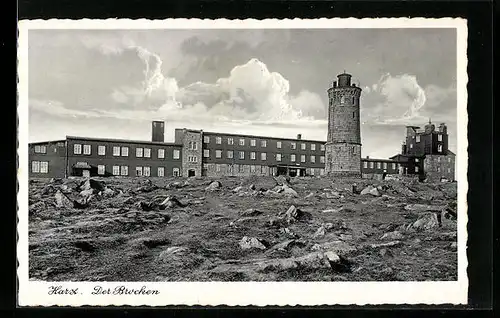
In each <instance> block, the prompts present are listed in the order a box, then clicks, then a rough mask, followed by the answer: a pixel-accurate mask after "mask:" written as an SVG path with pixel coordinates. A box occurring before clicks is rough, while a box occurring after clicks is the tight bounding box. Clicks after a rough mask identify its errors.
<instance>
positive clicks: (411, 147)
mask: <svg viewBox="0 0 500 318" xmlns="http://www.w3.org/2000/svg"><path fill="white" fill-rule="evenodd" d="M438 136H441V135H438ZM417 137H419V136H417ZM417 142H418V141H417ZM410 149H413V144H412V143H410ZM437 151H438V152H443V145H438V149H437Z"/></svg>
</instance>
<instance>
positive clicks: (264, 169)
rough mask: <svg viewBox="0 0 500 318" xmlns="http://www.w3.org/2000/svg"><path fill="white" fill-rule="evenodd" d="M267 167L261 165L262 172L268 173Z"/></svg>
mask: <svg viewBox="0 0 500 318" xmlns="http://www.w3.org/2000/svg"><path fill="white" fill-rule="evenodd" d="M266 168H267V167H266V166H260V173H263V174H264V173H267V171H266Z"/></svg>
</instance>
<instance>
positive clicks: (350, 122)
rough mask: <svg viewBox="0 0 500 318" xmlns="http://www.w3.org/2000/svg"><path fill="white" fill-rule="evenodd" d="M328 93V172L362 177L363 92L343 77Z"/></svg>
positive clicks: (346, 76)
mask: <svg viewBox="0 0 500 318" xmlns="http://www.w3.org/2000/svg"><path fill="white" fill-rule="evenodd" d="M337 78H338V82H337V81H334V82H333V85H332V87H331V88H329V89H328V100H329V103H328V134H327V142H326V165H325V170H326V173H327V174H328V175H331V176H348V177H361V129H360V121H359V119H360V117H359V114H360V105H359V100H360V96H361V88H359V87H356V85H355V84H351V75H350V74H346V73H345V72H344V73H343V74H340V75H338V76H337Z"/></svg>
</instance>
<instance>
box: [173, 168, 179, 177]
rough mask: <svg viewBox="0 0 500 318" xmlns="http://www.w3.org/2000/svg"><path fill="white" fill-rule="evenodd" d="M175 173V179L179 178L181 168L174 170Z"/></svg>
mask: <svg viewBox="0 0 500 318" xmlns="http://www.w3.org/2000/svg"><path fill="white" fill-rule="evenodd" d="M173 173H174V177H178V176H179V175H180V171H179V168H174V170H173Z"/></svg>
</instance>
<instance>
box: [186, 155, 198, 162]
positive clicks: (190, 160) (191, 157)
mask: <svg viewBox="0 0 500 318" xmlns="http://www.w3.org/2000/svg"><path fill="white" fill-rule="evenodd" d="M188 161H189V162H198V157H196V156H188Z"/></svg>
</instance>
